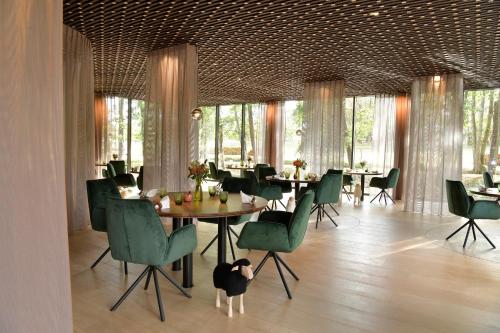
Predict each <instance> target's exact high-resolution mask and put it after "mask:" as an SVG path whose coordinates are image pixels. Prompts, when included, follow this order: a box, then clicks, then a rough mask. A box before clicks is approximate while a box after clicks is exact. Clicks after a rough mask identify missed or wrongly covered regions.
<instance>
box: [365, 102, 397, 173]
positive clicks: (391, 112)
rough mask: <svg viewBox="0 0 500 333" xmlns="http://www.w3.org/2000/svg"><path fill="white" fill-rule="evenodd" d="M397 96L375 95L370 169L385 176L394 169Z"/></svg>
mask: <svg viewBox="0 0 500 333" xmlns="http://www.w3.org/2000/svg"><path fill="white" fill-rule="evenodd" d="M395 131H396V96H394V95H375V108H374V110H373V130H372V149H371V150H372V160H371V161H370V167H371V168H373V169H375V170H378V171H380V172H382V173H383V174H384V175H385V174H387V173H388V172H389V170H391V168H393V167H394V144H395Z"/></svg>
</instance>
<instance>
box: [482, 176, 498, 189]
mask: <svg viewBox="0 0 500 333" xmlns="http://www.w3.org/2000/svg"><path fill="white" fill-rule="evenodd" d="M483 180H484V187H486V188H495V187H498V185H500V182H493V177H491V175H490V173H489V172H484V173H483Z"/></svg>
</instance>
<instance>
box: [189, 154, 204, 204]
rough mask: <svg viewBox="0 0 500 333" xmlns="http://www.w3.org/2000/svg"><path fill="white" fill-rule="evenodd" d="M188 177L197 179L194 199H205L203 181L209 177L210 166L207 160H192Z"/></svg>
mask: <svg viewBox="0 0 500 333" xmlns="http://www.w3.org/2000/svg"><path fill="white" fill-rule="evenodd" d="M188 171H189V174H188V177H189V178H190V179H192V180H194V181H195V183H196V187H195V189H194V196H193V200H194V201H202V200H203V192H202V190H201V183H202V182H204V181H205V179H207V178H208V174H209V168H208V166H207V164H206V161H205V162H203V163H200V162H198V161H192V162H191V164H190V165H189V167H188Z"/></svg>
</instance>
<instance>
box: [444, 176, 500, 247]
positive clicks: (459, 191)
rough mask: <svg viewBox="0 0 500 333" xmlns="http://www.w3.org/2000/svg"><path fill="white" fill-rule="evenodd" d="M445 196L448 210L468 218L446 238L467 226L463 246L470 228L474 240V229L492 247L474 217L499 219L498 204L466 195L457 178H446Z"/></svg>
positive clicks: (491, 243) (499, 208) (465, 243)
mask: <svg viewBox="0 0 500 333" xmlns="http://www.w3.org/2000/svg"><path fill="white" fill-rule="evenodd" d="M446 197H447V199H448V210H449V211H450V213H452V214H454V215H458V216H461V217H465V218H466V219H468V221H467V223H465V224H464V225H462V226H461V227H460V228H458V229H457V230H455V231H454V232H453V233H452V234H451V235H449V236H448V237H446V240H448V239H450V238H451V237H453V236H454V235H455V234H456V233H457V232H459V231H460V230H462V229H463V228H465V227H468V228H467V234H466V235H465V240H464V244H463V247H464V248H465V246H466V245H467V239H468V238H469V233H470V231H471V229H472V235H473V237H474V240H476V231H475V228H477V230H479V232H480V233H481V234H482V235H483V236H484V238H486V240H487V241H488V243H490V245H491V246H492V247H493V248H496V247H495V244H493V242H492V241H491V240H490V239H489V238H488V236H486V234H485V233H484V232H483V231H482V230H481V228H479V226H478V225H477V223H476V222H475V220H476V219H486V220H498V219H500V205H499V204H498V203H497V202H495V201H490V200H474V198H473V197H471V196H469V195H467V191H466V190H465V187H464V185H463V184H462V182H461V181H458V180H446Z"/></svg>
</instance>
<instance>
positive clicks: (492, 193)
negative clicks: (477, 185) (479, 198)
mask: <svg viewBox="0 0 500 333" xmlns="http://www.w3.org/2000/svg"><path fill="white" fill-rule="evenodd" d="M470 193H472V194H477V195H483V196H485V197H490V198H496V199H497V202H500V191H498V188H488V189H486V190H485V191H480V190H479V189H473V190H470Z"/></svg>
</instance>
